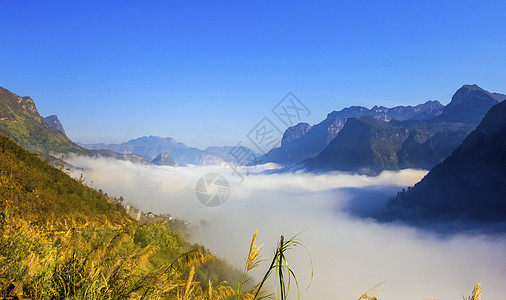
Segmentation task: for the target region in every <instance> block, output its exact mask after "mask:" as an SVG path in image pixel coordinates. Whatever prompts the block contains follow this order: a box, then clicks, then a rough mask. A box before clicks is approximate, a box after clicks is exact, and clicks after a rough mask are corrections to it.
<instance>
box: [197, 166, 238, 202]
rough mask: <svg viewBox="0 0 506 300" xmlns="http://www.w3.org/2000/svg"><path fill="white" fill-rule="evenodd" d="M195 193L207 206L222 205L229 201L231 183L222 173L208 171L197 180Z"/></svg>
mask: <svg viewBox="0 0 506 300" xmlns="http://www.w3.org/2000/svg"><path fill="white" fill-rule="evenodd" d="M195 195H197V199H198V200H199V201H200V203H202V204H203V205H205V206H208V207H216V206H220V205H222V204H223V203H224V202H225V201H227V199H228V196H229V195H230V184H229V183H228V180H227V179H226V178H225V176H223V175H221V174H220V173H207V174H206V175H204V176H202V177H200V179H199V180H198V181H197V185H196V186H195Z"/></svg>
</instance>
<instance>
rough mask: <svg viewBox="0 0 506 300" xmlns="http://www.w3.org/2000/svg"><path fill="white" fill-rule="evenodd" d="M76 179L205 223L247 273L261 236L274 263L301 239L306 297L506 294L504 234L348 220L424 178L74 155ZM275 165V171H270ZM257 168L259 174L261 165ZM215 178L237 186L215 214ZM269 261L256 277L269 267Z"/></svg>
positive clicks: (295, 259)
mask: <svg viewBox="0 0 506 300" xmlns="http://www.w3.org/2000/svg"><path fill="white" fill-rule="evenodd" d="M70 163H72V164H73V165H74V166H78V167H82V168H84V169H85V170H84V171H82V170H81V171H75V174H73V176H74V177H79V175H80V173H83V174H84V176H85V179H86V184H88V185H90V186H93V187H95V188H97V189H98V188H101V189H103V190H104V191H106V192H108V193H109V195H111V196H117V197H119V196H120V195H122V196H123V197H124V198H125V201H126V202H128V203H131V204H133V205H134V206H136V207H138V208H140V209H142V210H144V211H151V212H154V213H170V214H172V215H173V216H174V217H177V218H181V219H186V220H188V221H190V222H192V223H193V224H195V225H197V226H199V224H200V221H201V220H205V221H207V224H208V225H206V226H204V227H199V229H198V230H197V232H195V234H194V235H193V240H194V241H196V242H201V243H203V244H205V245H206V246H207V247H208V248H209V249H211V250H212V251H213V252H214V253H215V254H217V255H218V256H221V257H224V258H226V259H227V260H228V261H230V262H231V263H232V264H234V265H236V266H237V267H239V268H241V269H242V266H243V262H244V259H245V257H246V255H247V252H248V250H249V244H250V241H251V236H252V234H253V233H254V231H255V230H256V229H258V230H259V233H258V242H257V243H258V244H264V246H263V248H262V249H263V250H262V258H264V259H266V260H269V259H271V257H272V254H273V249H274V247H275V246H276V242H277V240H278V239H279V236H280V235H281V234H283V235H284V236H285V237H291V236H293V235H295V234H297V233H300V232H302V233H301V234H300V236H299V237H300V239H301V240H302V242H303V243H304V245H305V246H306V247H307V248H308V250H309V251H310V253H311V256H312V259H313V267H314V279H313V282H312V285H311V287H310V288H309V289H308V290H307V291H306V290H305V287H306V286H307V283H308V282H309V277H310V268H309V262H308V259H307V255H306V254H305V252H304V251H303V250H301V249H299V250H294V252H293V255H291V256H290V258H291V263H292V265H293V267H294V270H295V272H296V274H297V275H298V280H299V283H300V284H301V298H302V299H357V298H359V297H360V295H361V294H362V293H363V292H365V291H366V290H368V289H369V288H370V287H372V286H374V285H375V284H377V283H380V282H383V284H382V286H381V287H380V288H379V292H378V294H377V296H378V298H379V299H389V300H405V299H420V300H422V299H425V298H438V299H461V297H462V295H463V294H464V295H469V294H470V293H471V291H472V289H473V286H474V285H475V284H476V283H478V282H482V283H483V299H502V298H504V297H505V295H506V285H505V284H504V282H505V281H506V259H504V257H505V255H506V239H505V237H504V236H484V235H479V236H477V235H473V236H471V235H467V234H466V235H464V234H463V235H453V236H446V237H441V236H437V235H434V234H431V233H427V232H423V231H419V230H415V229H413V228H409V227H404V226H399V225H385V224H378V223H376V222H374V221H372V220H367V219H361V218H357V217H353V216H350V215H349V214H348V213H347V211H349V210H359V211H366V210H372V209H375V208H376V207H378V206H381V205H382V204H383V203H384V201H385V199H387V198H388V197H389V196H394V195H395V193H396V191H397V190H399V189H400V188H402V187H404V186H409V185H413V184H414V183H416V182H417V181H419V180H420V179H421V178H422V177H423V176H424V175H425V174H426V171H419V170H404V171H401V172H384V173H382V174H381V175H379V176H377V177H366V176H358V175H348V174H328V175H308V174H300V173H298V174H273V175H250V176H247V177H245V178H244V181H243V182H241V178H240V177H239V176H237V175H233V174H232V170H231V169H230V168H229V167H227V166H208V167H200V166H198V167H197V166H189V167H176V168H174V167H158V166H143V165H136V164H132V163H129V162H125V161H114V160H106V159H89V158H82V157H74V158H71V159H70ZM267 167H269V166H267ZM257 171H258V168H257ZM209 172H218V173H221V174H223V175H224V176H225V177H226V178H227V179H228V181H229V182H230V195H229V197H228V199H227V201H226V202H225V203H223V204H222V205H221V206H218V207H206V206H204V205H202V204H201V203H200V202H199V201H198V200H197V198H196V196H195V187H196V183H197V181H198V179H199V178H200V177H201V176H203V175H204V174H206V173H209ZM267 264H268V262H264V264H262V265H261V266H260V267H259V268H258V271H257V272H256V274H257V275H259V274H260V273H262V272H263V271H264V270H265V269H266V268H267V267H268V266H267Z"/></svg>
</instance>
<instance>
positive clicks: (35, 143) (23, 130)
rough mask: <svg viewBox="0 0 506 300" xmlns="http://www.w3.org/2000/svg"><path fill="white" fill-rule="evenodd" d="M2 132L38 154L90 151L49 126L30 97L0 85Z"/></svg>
mask: <svg viewBox="0 0 506 300" xmlns="http://www.w3.org/2000/svg"><path fill="white" fill-rule="evenodd" d="M0 134H3V135H5V136H8V137H10V138H12V139H13V140H14V141H16V142H17V143H19V144H20V145H21V146H22V147H23V148H25V149H28V150H30V151H32V152H36V153H46V154H49V153H68V152H73V153H77V154H85V153H88V151H87V150H86V149H84V148H82V147H79V146H78V145H76V144H74V143H73V142H72V141H71V140H70V139H69V138H68V137H67V136H66V135H65V134H64V133H62V132H59V131H58V130H56V129H54V128H51V127H49V126H48V125H47V124H46V123H45V122H44V121H43V120H42V117H41V116H40V115H39V113H38V112H37V109H36V108H35V103H34V102H33V100H32V99H31V98H29V97H19V96H17V95H15V94H13V93H11V92H9V91H8V90H6V89H3V88H0Z"/></svg>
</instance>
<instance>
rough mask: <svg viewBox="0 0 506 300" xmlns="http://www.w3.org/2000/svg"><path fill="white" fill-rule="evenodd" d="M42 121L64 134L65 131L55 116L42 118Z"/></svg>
mask: <svg viewBox="0 0 506 300" xmlns="http://www.w3.org/2000/svg"><path fill="white" fill-rule="evenodd" d="M43 120H44V122H45V123H46V124H47V125H48V126H49V127H51V128H54V129H56V130H58V131H59V132H61V133H65V129H64V128H63V125H62V124H61V123H60V120H58V117H57V116H56V115H50V116H47V117H45V118H43Z"/></svg>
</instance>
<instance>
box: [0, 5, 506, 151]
mask: <svg viewBox="0 0 506 300" xmlns="http://www.w3.org/2000/svg"><path fill="white" fill-rule="evenodd" d="M0 37H1V41H2V42H1V45H0V59H1V61H2V62H1V67H0V86H2V87H5V88H7V89H9V90H11V91H12V92H14V93H17V94H20V95H29V96H31V97H32V98H33V99H34V100H35V102H36V104H37V106H38V109H39V112H40V113H41V114H42V115H44V116H47V115H50V114H57V115H58V116H59V118H60V120H61V121H62V123H63V125H64V127H65V128H66V130H67V133H68V135H69V137H70V138H72V139H73V140H75V141H80V142H122V141H126V140H128V139H130V138H135V137H138V136H143V135H151V134H153V135H160V136H171V137H174V138H176V139H177V140H179V141H182V142H184V143H186V144H188V145H191V146H197V147H205V146H208V145H224V144H235V143H236V142H238V141H239V140H245V135H246V134H247V133H248V132H249V130H250V129H251V128H253V127H254V126H255V125H256V124H257V122H258V121H260V120H261V119H262V118H263V117H264V116H267V115H269V111H270V109H271V108H272V107H273V106H274V105H275V104H276V103H277V102H278V101H279V100H280V99H281V98H282V97H283V96H284V95H285V94H286V93H287V92H288V91H293V92H294V93H295V94H296V95H297V96H298V97H299V98H300V99H301V100H302V101H303V102H304V103H305V104H306V105H307V107H308V108H309V109H310V110H311V112H312V114H311V115H310V117H308V118H307V122H308V123H310V124H313V123H317V122H319V121H321V120H322V119H324V118H325V117H326V114H327V113H329V112H330V111H332V110H339V109H341V108H343V107H346V106H350V105H363V106H366V107H371V106H373V105H374V104H382V105H386V106H394V105H408V104H417V103H421V102H425V101H427V100H439V101H441V102H442V103H443V104H446V103H448V101H449V100H450V98H451V95H452V94H453V93H454V92H455V91H456V90H457V89H458V88H459V87H460V86H461V85H463V84H469V83H476V84H478V85H480V86H482V87H483V88H485V89H487V90H490V91H496V92H502V93H506V2H505V1H360V0H359V1H304V2H302V1H240V0H237V1H107V0H101V1H91V0H86V1H85V0H80V1H77V0H75V1H51V0H47V1H46V0H45V1H9V0H0Z"/></svg>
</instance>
